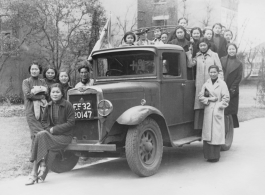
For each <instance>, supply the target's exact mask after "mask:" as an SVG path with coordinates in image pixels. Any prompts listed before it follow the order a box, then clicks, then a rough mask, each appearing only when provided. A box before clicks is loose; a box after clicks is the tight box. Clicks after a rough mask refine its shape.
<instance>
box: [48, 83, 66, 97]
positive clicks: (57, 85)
mask: <svg viewBox="0 0 265 195" xmlns="http://www.w3.org/2000/svg"><path fill="white" fill-rule="evenodd" d="M54 87H58V88H59V89H60V91H61V93H62V97H64V90H63V86H62V85H61V84H60V83H54V84H52V85H51V86H50V87H49V96H51V91H52V88H54Z"/></svg>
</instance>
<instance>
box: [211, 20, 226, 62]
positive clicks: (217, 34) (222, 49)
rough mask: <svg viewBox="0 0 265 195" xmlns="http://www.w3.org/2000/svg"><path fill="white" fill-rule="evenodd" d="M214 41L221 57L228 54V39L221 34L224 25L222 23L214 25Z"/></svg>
mask: <svg viewBox="0 0 265 195" xmlns="http://www.w3.org/2000/svg"><path fill="white" fill-rule="evenodd" d="M213 32H214V36H213V42H214V44H215V46H216V48H217V53H218V56H219V58H221V57H224V56H226V55H227V50H226V45H227V41H226V39H225V38H224V37H223V36H222V35H221V32H222V25H221V24H220V23H216V24H214V25H213Z"/></svg>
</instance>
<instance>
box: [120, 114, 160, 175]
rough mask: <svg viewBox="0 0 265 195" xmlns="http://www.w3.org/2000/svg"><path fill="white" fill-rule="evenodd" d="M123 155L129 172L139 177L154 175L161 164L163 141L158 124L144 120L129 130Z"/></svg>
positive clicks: (147, 119) (150, 120)
mask: <svg viewBox="0 0 265 195" xmlns="http://www.w3.org/2000/svg"><path fill="white" fill-rule="evenodd" d="M125 153H126V158H127V162H128V164H129V167H130V168H131V170H132V171H133V172H134V173H135V174H137V175H138V176H141V177H147V176H151V175H154V174H155V173H156V172H157V171H158V169H159V166H160V164H161V160H162V154H163V139H162V135H161V132H160V128H159V126H158V124H157V123H156V122H155V121H154V120H153V119H152V118H149V117H148V118H146V119H145V120H144V121H143V122H141V123H140V124H139V125H137V126H132V127H130V128H129V130H128V132H127V136H126V144H125Z"/></svg>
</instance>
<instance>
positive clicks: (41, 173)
mask: <svg viewBox="0 0 265 195" xmlns="http://www.w3.org/2000/svg"><path fill="white" fill-rule="evenodd" d="M48 172H49V169H48V168H47V167H46V165H45V164H42V165H40V170H39V173H38V179H39V180H40V181H41V182H44V180H45V178H46V176H47V174H48Z"/></svg>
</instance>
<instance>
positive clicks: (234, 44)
mask: <svg viewBox="0 0 265 195" xmlns="http://www.w3.org/2000/svg"><path fill="white" fill-rule="evenodd" d="M230 45H233V46H234V47H235V48H236V52H237V49H238V48H237V46H236V44H235V43H228V44H227V46H226V51H227V50H228V47H229V46H230Z"/></svg>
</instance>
